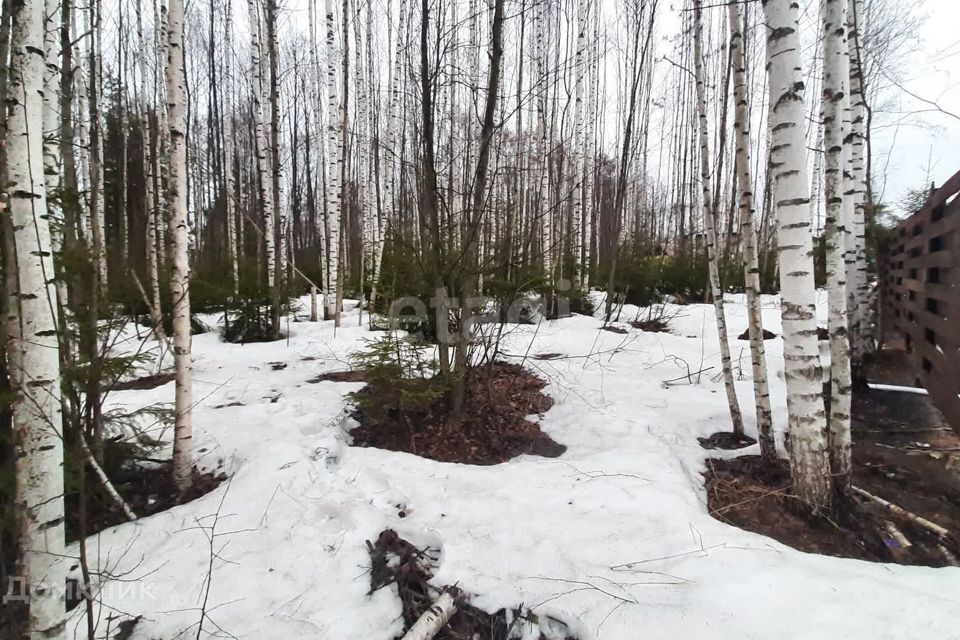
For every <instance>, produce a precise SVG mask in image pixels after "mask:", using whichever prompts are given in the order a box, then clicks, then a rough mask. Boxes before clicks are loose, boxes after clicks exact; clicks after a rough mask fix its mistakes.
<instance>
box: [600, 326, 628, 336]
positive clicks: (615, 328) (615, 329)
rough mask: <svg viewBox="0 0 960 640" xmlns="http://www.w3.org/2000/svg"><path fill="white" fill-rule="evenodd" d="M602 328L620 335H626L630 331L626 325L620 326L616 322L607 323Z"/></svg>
mask: <svg viewBox="0 0 960 640" xmlns="http://www.w3.org/2000/svg"><path fill="white" fill-rule="evenodd" d="M600 328H601V329H603V330H604V331H609V332H610V333H618V334H620V335H626V334H628V333H630V331H629V330H628V329H627V328H626V327H618V326H617V325H615V324H605V325H603V326H602V327H600Z"/></svg>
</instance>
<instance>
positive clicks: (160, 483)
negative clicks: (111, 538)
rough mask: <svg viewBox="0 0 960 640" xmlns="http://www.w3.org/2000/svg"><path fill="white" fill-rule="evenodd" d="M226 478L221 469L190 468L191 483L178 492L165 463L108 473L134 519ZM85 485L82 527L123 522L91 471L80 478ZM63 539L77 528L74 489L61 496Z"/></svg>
mask: <svg viewBox="0 0 960 640" xmlns="http://www.w3.org/2000/svg"><path fill="white" fill-rule="evenodd" d="M226 479H227V476H226V475H225V474H223V473H222V472H219V471H217V472H205V473H201V472H199V471H197V470H196V469H194V470H193V485H192V486H191V487H190V490H189V491H187V492H186V493H185V494H183V495H180V494H179V493H178V492H177V489H176V487H175V486H174V484H173V472H172V470H171V468H170V465H169V464H161V465H157V466H151V467H142V466H135V467H133V468H131V469H127V470H124V471H120V472H117V473H112V474H111V481H112V482H113V485H114V487H116V489H117V493H119V494H120V495H121V496H122V497H123V499H124V500H126V502H127V504H128V505H130V508H131V509H133V512H134V513H135V514H137V517H138V518H143V517H145V516H150V515H153V514H155V513H159V512H161V511H166V510H167V509H169V508H171V507H174V506H176V505H179V504H186V503H187V502H190V501H192V500H196V499H197V498H199V497H201V496H204V495H206V494H208V493H210V492H211V491H213V490H214V489H216V488H217V487H218V486H220V483H221V482H223V481H224V480H226ZM84 481H85V482H86V487H87V498H86V501H87V509H86V530H87V535H93V534H94V533H97V532H99V531H103V530H104V529H107V528H109V527H112V526H114V525H118V524H123V523H124V522H127V518H126V516H124V515H123V513H122V512H121V511H120V509H119V508H118V507H117V506H116V503H115V502H114V501H113V500H112V499H111V498H110V496H108V495H107V493H106V492H105V491H104V489H103V487H102V485H101V484H100V481H99V480H98V479H97V477H96V476H95V475H94V473H93V472H92V471H89V470H88V472H87V474H86V478H85V479H84ZM65 502H66V505H65V506H66V530H67V540H68V541H70V540H76V539H77V537H78V533H79V530H80V516H81V512H80V499H79V495H78V494H77V492H76V491H72V492H70V493H68V494H66V496H65Z"/></svg>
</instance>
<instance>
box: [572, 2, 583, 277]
mask: <svg viewBox="0 0 960 640" xmlns="http://www.w3.org/2000/svg"><path fill="white" fill-rule="evenodd" d="M586 3H587V0H577V17H576V23H575V29H576V36H577V44H576V47H577V49H576V54H575V56H576V57H575V59H574V64H573V73H574V90H573V94H574V107H573V109H574V116H573V141H572V144H571V146H572V147H573V168H572V171H571V179H570V198H571V201H572V202H571V209H572V215H571V219H570V242H571V243H572V247H571V248H572V253H573V283H574V286H575V287H576V288H577V289H580V290H582V288H583V286H584V280H583V256H584V250H583V169H584V158H583V156H584V154H583V144H582V142H583V139H584V138H583V121H584V112H585V109H584V105H583V93H584V86H583V85H584V81H583V69H584V53H585V49H586V45H587V20H586V13H587V11H586Z"/></svg>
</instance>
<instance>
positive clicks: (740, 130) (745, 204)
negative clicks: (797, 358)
mask: <svg viewBox="0 0 960 640" xmlns="http://www.w3.org/2000/svg"><path fill="white" fill-rule="evenodd" d="M727 14H728V18H729V23H730V64H731V65H733V101H734V123H733V128H734V137H735V142H734V144H735V146H736V152H735V153H736V155H735V160H734V162H735V170H736V173H737V178H736V183H737V206H738V207H739V209H740V235H741V237H742V239H743V270H744V282H745V290H746V300H747V332H748V335H749V337H750V362H751V365H752V371H753V395H754V403H755V405H756V412H757V434H758V439H759V441H760V455H761V456H763V458H764V459H765V460H767V461H768V462H771V461H774V460H776V459H777V448H776V443H775V441H774V437H773V416H772V411H771V409H770V388H769V383H768V382H767V360H766V353H765V351H766V350H765V348H764V344H763V321H762V316H761V313H760V261H759V259H758V256H757V230H756V227H755V226H754V218H755V217H756V211H755V205H754V194H753V176H752V175H751V170H750V105H749V98H748V90H747V68H746V60H747V58H746V56H745V55H744V38H743V34H744V29H743V16H742V12H741V11H740V3H739V2H731V3H730V4H728V5H727Z"/></svg>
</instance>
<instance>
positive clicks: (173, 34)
mask: <svg viewBox="0 0 960 640" xmlns="http://www.w3.org/2000/svg"><path fill="white" fill-rule="evenodd" d="M183 18H184V16H183V0H170V7H169V13H168V18H167V20H168V22H167V25H166V26H167V38H166V39H167V65H166V85H167V86H166V89H167V91H166V96H167V120H168V126H169V128H170V131H169V136H170V155H169V158H168V162H169V183H168V191H167V200H168V202H167V207H168V212H167V215H168V219H169V221H170V233H171V236H172V251H171V255H170V263H171V273H170V294H171V297H172V299H173V357H174V367H175V369H176V377H175V398H174V413H175V415H174V419H175V424H174V433H173V479H174V482H175V483H176V487H177V490H178V491H179V492H181V493H184V492H186V491H187V490H188V489H189V488H190V486H191V484H192V482H193V475H192V471H193V440H192V439H193V414H192V403H193V378H192V364H191V353H190V261H189V228H188V224H189V221H188V220H187V141H186V128H187V111H186V100H185V95H186V91H185V89H184V80H185V73H184V63H183Z"/></svg>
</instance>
